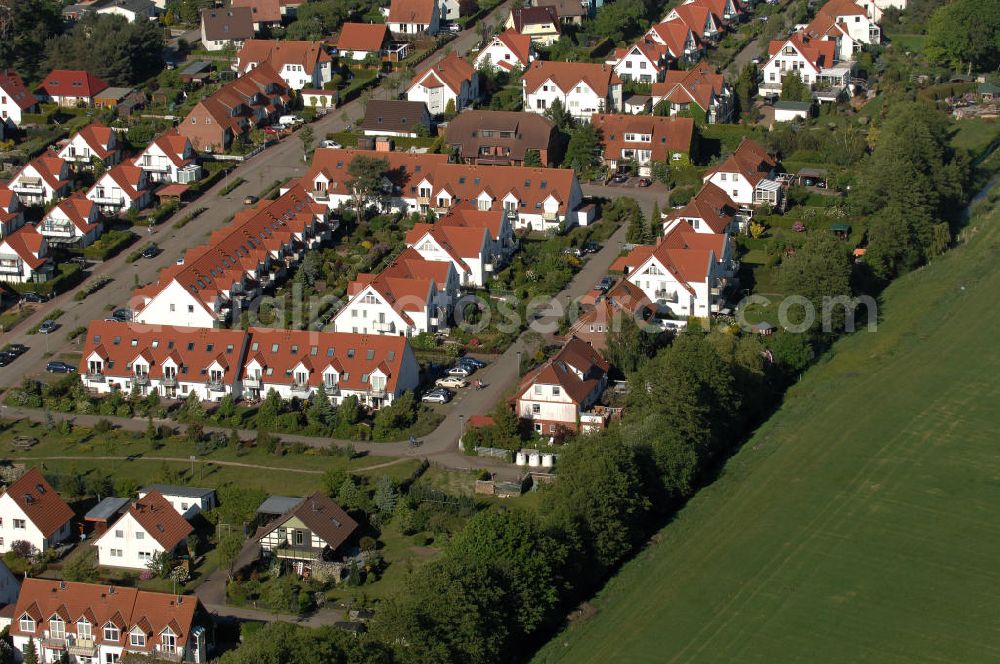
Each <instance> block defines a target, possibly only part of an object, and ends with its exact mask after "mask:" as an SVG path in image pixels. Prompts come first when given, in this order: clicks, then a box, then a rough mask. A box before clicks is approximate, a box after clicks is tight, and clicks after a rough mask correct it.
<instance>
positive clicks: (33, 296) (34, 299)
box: [21, 293, 45, 304]
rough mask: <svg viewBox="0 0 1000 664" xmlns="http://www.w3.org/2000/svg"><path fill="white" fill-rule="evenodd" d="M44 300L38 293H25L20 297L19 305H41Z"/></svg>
mask: <svg viewBox="0 0 1000 664" xmlns="http://www.w3.org/2000/svg"><path fill="white" fill-rule="evenodd" d="M42 302H45V298H44V297H42V296H41V295H39V294H38V293H25V294H24V295H22V296H21V304H41V303H42Z"/></svg>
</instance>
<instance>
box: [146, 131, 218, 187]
mask: <svg viewBox="0 0 1000 664" xmlns="http://www.w3.org/2000/svg"><path fill="white" fill-rule="evenodd" d="M197 160H198V153H197V152H195V151H194V147H193V146H192V145H191V139H189V138H188V137H187V136H182V135H181V134H180V132H178V131H177V130H176V129H171V130H170V131H168V132H166V133H164V134H160V135H159V136H157V137H156V138H154V139H153V140H152V141H151V142H150V143H149V145H147V146H146V148H145V149H144V150H143V151H142V152H140V153H139V155H138V156H137V157H136V158H135V160H134V161H133V162H132V163H133V164H135V165H136V166H138V167H139V168H141V169H142V170H143V171H144V172H145V173H146V177H147V178H148V180H149V181H150V182H179V183H182V184H187V183H190V182H195V181H197V180H198V179H199V178H200V177H201V166H199V165H198V163H197Z"/></svg>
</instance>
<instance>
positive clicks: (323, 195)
mask: <svg viewBox="0 0 1000 664" xmlns="http://www.w3.org/2000/svg"><path fill="white" fill-rule="evenodd" d="M309 194H310V195H311V196H312V197H313V200H314V201H316V202H317V203H325V202H327V201H328V200H330V192H329V191H327V190H325V189H323V190H319V189H314V190H313V191H310V192H309Z"/></svg>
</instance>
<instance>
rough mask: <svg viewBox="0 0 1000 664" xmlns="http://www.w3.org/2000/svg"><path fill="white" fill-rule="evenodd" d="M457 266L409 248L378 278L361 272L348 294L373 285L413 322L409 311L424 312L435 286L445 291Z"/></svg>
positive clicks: (405, 317)
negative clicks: (449, 278)
mask: <svg viewBox="0 0 1000 664" xmlns="http://www.w3.org/2000/svg"><path fill="white" fill-rule="evenodd" d="M453 269H454V268H453V267H452V265H451V263H447V262H444V261H429V260H425V259H424V257H423V256H421V255H420V254H419V253H417V251H416V249H413V248H407V249H404V250H403V251H402V253H400V254H399V256H397V257H396V258H395V259H394V260H393V261H392V263H390V264H389V265H388V267H386V268H385V269H384V270H382V272H380V273H378V274H377V275H375V276H374V277H372V276H371V275H369V274H367V273H361V274H359V275H358V276H357V278H356V279H355V280H354V281H352V282H351V283H350V284H348V287H347V294H348V295H349V296H351V297H353V296H355V295H357V294H358V293H360V292H361V291H363V290H364V289H365V288H366V287H369V286H370V287H371V288H372V289H374V290H375V291H376V292H377V293H378V294H379V295H381V296H382V298H383V299H384V300H385V301H386V303H387V304H388V305H389V306H391V307H392V308H393V310H394V311H395V312H396V313H398V314H399V315H400V316H401V317H402V318H403V320H405V321H406V322H407V323H412V322H413V320H412V319H411V318H410V316H409V314H408V313H407V312H411V311H412V312H417V311H424V310H425V308H426V307H427V301H428V297H429V295H430V292H431V289H432V288H435V289H437V290H438V291H441V290H444V289H445V287H446V285H447V283H448V275H449V273H450V272H451V271H452V270H453ZM344 311H346V309H344Z"/></svg>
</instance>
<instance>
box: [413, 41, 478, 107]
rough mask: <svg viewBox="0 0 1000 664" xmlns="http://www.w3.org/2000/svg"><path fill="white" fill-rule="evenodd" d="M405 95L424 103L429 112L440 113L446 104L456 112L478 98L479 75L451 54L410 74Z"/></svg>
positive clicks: (467, 64) (466, 63)
mask: <svg viewBox="0 0 1000 664" xmlns="http://www.w3.org/2000/svg"><path fill="white" fill-rule="evenodd" d="M406 98H407V99H408V100H410V101H420V102H423V103H425V104H427V110H428V111H429V112H430V113H431V115H441V114H442V113H444V112H445V111H447V110H448V105H449V103H450V104H451V105H452V107H453V108H454V111H455V112H456V113H458V112H460V111H461V110H462V109H463V108H465V107H466V106H471V105H472V104H473V103H474V102H475V101H476V100H478V99H479V74H478V73H477V72H476V70H475V69H473V68H472V65H470V64H469V63H468V62H466V61H465V60H463V59H462V58H460V57H459V56H458V55H456V54H455V53H449V54H448V55H447V56H445V57H444V58H443V59H441V60H440V61H438V62H437V63H436V64H434V65H433V66H431V68H430V69H427V70H425V71H422V72H420V73H418V74H417V75H416V76H414V77H413V80H412V81H411V82H410V87H409V88H408V89H407V90H406Z"/></svg>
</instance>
